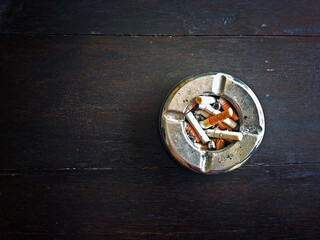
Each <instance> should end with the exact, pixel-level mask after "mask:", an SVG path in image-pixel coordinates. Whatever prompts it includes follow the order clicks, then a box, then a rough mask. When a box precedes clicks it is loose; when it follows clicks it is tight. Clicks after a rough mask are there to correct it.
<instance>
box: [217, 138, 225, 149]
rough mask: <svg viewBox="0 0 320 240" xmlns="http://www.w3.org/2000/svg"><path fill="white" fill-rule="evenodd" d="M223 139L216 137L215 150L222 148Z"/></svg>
mask: <svg viewBox="0 0 320 240" xmlns="http://www.w3.org/2000/svg"><path fill="white" fill-rule="evenodd" d="M224 145H225V141H224V140H223V139H222V138H218V139H217V142H216V150H221V149H223V148H224Z"/></svg>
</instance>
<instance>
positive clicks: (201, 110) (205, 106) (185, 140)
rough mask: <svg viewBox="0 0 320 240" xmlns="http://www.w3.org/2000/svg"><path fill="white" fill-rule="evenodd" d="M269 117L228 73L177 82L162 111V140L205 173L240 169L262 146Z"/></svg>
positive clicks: (183, 161) (189, 165) (185, 163)
mask: <svg viewBox="0 0 320 240" xmlns="http://www.w3.org/2000/svg"><path fill="white" fill-rule="evenodd" d="M264 132H265V120H264V115H263V111H262V107H261V104H260V102H259V100H258V98H257V97H256V95H255V94H254V93H253V91H252V90H251V89H250V88H249V87H248V86H247V85H246V84H245V83H244V82H242V81H240V80H239V79H237V78H235V77H233V76H231V75H229V74H225V73H207V74H201V75H196V76H191V77H188V78H186V79H184V80H183V81H181V82H180V83H178V84H177V85H176V86H175V87H174V88H173V89H172V90H171V92H170V93H169V94H168V96H167V97H166V99H165V101H164V103H163V106H162V108H161V112H160V133H161V138H162V140H163V142H164V144H165V146H166V147H167V149H168V151H169V152H170V153H171V155H172V156H173V157H174V158H175V159H176V160H177V161H178V162H179V163H181V164H182V165H183V166H185V167H187V168H189V169H191V170H193V171H196V172H199V173H204V174H215V173H221V172H228V171H231V170H234V169H236V168H238V167H240V166H241V165H242V164H243V163H245V161H246V160H248V159H249V157H250V156H251V155H252V154H253V153H254V152H255V151H256V149H257V148H258V147H259V145H260V144H261V141H262V139H263V135H264Z"/></svg>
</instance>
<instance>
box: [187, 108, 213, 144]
mask: <svg viewBox="0 0 320 240" xmlns="http://www.w3.org/2000/svg"><path fill="white" fill-rule="evenodd" d="M186 118H187V120H188V121H189V123H190V125H191V126H192V127H193V129H194V130H195V131H196V133H197V134H198V136H199V138H200V140H201V142H202V143H203V144H206V143H207V142H209V141H210V139H209V137H208V136H207V134H206V133H205V132H204V130H203V129H202V128H201V126H200V124H199V123H198V121H197V120H196V118H195V117H194V115H193V113H192V112H188V113H187V115H186Z"/></svg>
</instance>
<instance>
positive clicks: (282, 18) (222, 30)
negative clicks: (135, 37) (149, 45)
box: [0, 0, 320, 35]
mask: <svg viewBox="0 0 320 240" xmlns="http://www.w3.org/2000/svg"><path fill="white" fill-rule="evenodd" d="M0 24H1V25H0V32H1V33H5V34H25V33H28V34H30V33H32V34H140V35H154V34H156V35H163V34H165V35H319V34H320V4H319V1H318V0H313V1H310V0H305V1H294V2H293V1H289V0H284V1H274V0H272V1H264V0H259V1H254V0H250V1H236V0H231V1H223V0H219V1H208V0H198V1H189V0H187V1H180V0H179V1H160V2H159V1H154V0H153V1H149V0H148V1H145V0H138V1H131V0H126V1H99V0H90V1H87V0H81V1H80V0H69V1H62V0H59V1H36V0H28V1H23V0H15V1H13V0H4V1H1V8H0Z"/></svg>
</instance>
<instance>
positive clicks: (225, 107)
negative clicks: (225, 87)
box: [218, 98, 239, 121]
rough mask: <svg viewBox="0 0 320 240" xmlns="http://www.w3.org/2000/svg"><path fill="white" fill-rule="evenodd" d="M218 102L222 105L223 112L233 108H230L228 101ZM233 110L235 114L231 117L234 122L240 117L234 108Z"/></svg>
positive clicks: (221, 99) (220, 100)
mask: <svg viewBox="0 0 320 240" xmlns="http://www.w3.org/2000/svg"><path fill="white" fill-rule="evenodd" d="M218 102H219V103H220V104H221V107H222V109H223V110H228V109H229V108H232V107H231V106H230V104H229V103H228V102H227V101H226V100H224V99H223V98H220V99H219V100H218ZM232 110H233V114H232V116H231V118H232V120H234V121H237V120H239V117H238V115H237V114H236V112H235V111H234V109H233V108H232Z"/></svg>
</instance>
